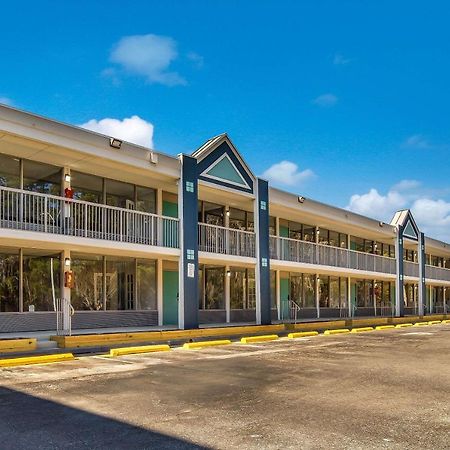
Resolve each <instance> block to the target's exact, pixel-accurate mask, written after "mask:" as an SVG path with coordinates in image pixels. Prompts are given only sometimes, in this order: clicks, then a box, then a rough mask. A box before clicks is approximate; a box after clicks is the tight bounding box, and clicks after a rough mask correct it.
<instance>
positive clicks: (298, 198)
mask: <svg viewBox="0 0 450 450" xmlns="http://www.w3.org/2000/svg"><path fill="white" fill-rule="evenodd" d="M297 200H298V202H299V203H304V202H305V197H297Z"/></svg>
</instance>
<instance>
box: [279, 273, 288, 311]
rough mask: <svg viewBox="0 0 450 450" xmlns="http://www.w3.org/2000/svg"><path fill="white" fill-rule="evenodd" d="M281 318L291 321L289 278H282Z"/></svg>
mask: <svg viewBox="0 0 450 450" xmlns="http://www.w3.org/2000/svg"><path fill="white" fill-rule="evenodd" d="M280 311H281V314H280V318H281V320H287V319H289V278H280Z"/></svg>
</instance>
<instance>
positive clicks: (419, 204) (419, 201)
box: [346, 180, 450, 242]
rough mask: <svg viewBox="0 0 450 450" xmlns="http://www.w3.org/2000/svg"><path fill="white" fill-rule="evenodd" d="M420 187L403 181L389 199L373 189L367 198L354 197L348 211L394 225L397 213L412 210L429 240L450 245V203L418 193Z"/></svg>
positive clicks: (347, 207)
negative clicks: (393, 220) (401, 210)
mask: <svg viewBox="0 0 450 450" xmlns="http://www.w3.org/2000/svg"><path fill="white" fill-rule="evenodd" d="M419 186H420V183H419V182H418V181H415V180H402V181H400V182H399V183H397V184H396V185H394V186H393V187H392V188H391V189H389V191H388V192H387V193H386V195H382V194H380V193H379V192H378V191H377V190H376V189H374V188H372V189H370V190H369V192H367V193H365V194H361V195H360V194H355V195H352V196H351V198H350V201H349V204H348V205H347V206H346V209H348V210H350V211H353V212H356V213H358V214H363V215H365V216H369V217H373V218H376V219H379V220H383V221H384V222H390V220H391V219H392V217H393V216H394V214H395V212H396V211H398V210H399V209H406V208H408V209H410V210H411V212H412V214H413V216H414V218H415V219H416V222H417V224H418V226H419V228H421V230H422V231H423V232H424V233H425V234H426V235H427V236H429V237H432V238H435V239H440V240H443V241H445V242H450V203H449V202H447V201H445V200H442V199H438V200H434V199H431V198H429V197H427V196H424V195H420V193H416V192H415V191H416V190H417V188H418V187H419Z"/></svg>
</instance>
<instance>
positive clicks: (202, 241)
mask: <svg viewBox="0 0 450 450" xmlns="http://www.w3.org/2000/svg"><path fill="white" fill-rule="evenodd" d="M198 249H199V251H203V252H210V253H219V254H222V255H234V256H249V257H252V258H254V257H255V233H252V232H250V231H242V230H236V229H234V228H226V227H220V226H217V225H209V224H206V223H199V224H198Z"/></svg>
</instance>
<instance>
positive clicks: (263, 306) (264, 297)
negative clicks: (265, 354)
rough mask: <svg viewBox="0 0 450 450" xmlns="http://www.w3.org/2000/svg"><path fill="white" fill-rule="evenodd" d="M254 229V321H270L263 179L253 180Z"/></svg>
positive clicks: (266, 205)
mask: <svg viewBox="0 0 450 450" xmlns="http://www.w3.org/2000/svg"><path fill="white" fill-rule="evenodd" d="M255 196H256V199H255V231H256V261H257V263H256V272H255V279H256V322H257V323H258V324H261V325H269V324H270V323H271V319H272V318H271V304H270V249H269V184H268V183H267V181H265V180H261V179H259V178H258V179H257V180H256V182H255Z"/></svg>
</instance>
